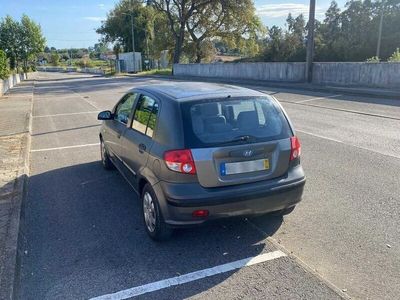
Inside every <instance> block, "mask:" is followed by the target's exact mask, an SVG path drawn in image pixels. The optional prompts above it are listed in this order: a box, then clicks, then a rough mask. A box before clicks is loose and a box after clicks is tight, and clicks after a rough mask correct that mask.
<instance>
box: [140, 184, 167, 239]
mask: <svg viewBox="0 0 400 300" xmlns="http://www.w3.org/2000/svg"><path fill="white" fill-rule="evenodd" d="M142 208H143V221H144V227H145V229H146V232H147V234H148V235H149V236H150V237H151V238H152V239H153V240H156V241H164V240H167V239H169V238H170V237H171V234H172V229H171V228H170V227H168V225H167V224H166V223H165V221H164V217H163V216H162V213H161V210H160V205H159V203H158V199H157V196H156V195H155V193H154V191H153V189H152V187H151V186H150V185H149V184H146V185H145V186H144V188H143V192H142Z"/></svg>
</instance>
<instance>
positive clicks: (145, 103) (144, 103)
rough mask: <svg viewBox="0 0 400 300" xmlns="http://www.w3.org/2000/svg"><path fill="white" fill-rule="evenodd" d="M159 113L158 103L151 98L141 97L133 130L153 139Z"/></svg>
mask: <svg viewBox="0 0 400 300" xmlns="http://www.w3.org/2000/svg"><path fill="white" fill-rule="evenodd" d="M157 113H158V104H157V102H156V101H155V100H154V99H152V98H150V97H149V96H145V95H141V96H140V98H139V101H138V103H137V106H136V110H135V114H134V116H133V122H132V128H133V129H135V130H137V131H139V132H141V133H143V134H146V135H147V136H149V137H153V134H154V129H155V126H156V121H157Z"/></svg>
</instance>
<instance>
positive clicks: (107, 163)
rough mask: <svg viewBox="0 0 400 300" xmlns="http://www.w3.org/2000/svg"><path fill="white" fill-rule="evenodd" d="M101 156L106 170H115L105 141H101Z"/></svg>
mask: <svg viewBox="0 0 400 300" xmlns="http://www.w3.org/2000/svg"><path fill="white" fill-rule="evenodd" d="M100 155H101V164H102V165H103V168H104V169H106V170H113V169H115V166H114V164H113V163H112V161H111V159H110V156H109V155H108V151H107V148H106V147H105V145H104V142H103V139H100Z"/></svg>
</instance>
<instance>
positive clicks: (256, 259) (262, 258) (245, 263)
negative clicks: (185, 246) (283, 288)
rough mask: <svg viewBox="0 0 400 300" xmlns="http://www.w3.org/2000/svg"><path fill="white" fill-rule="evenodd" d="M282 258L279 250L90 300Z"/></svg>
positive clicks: (103, 299)
mask: <svg viewBox="0 0 400 300" xmlns="http://www.w3.org/2000/svg"><path fill="white" fill-rule="evenodd" d="M284 256H287V255H286V254H285V253H283V252H282V251H280V250H277V251H273V252H268V253H264V254H260V255H257V256H253V257H248V258H244V259H241V260H237V261H233V262H230V263H227V264H223V265H219V266H215V267H212V268H208V269H203V270H200V271H195V272H191V273H187V274H184V275H180V276H176V277H172V278H168V279H164V280H160V281H156V282H152V283H148V284H145V285H141V286H137V287H133V288H130V289H126V290H122V291H119V292H116V293H112V294H107V295H103V296H99V297H95V298H91V299H90V300H106V299H107V300H117V299H118V300H119V299H128V298H131V297H135V296H139V295H143V294H146V293H150V292H154V291H158V290H161V289H165V288H168V287H171V286H176V285H181V284H184V283H188V282H191V281H195V280H199V279H202V278H206V277H210V276H214V275H218V274H222V273H226V272H230V271H233V270H236V269H240V268H243V267H247V266H252V265H256V264H260V263H263V262H266V261H269V260H273V259H277V258H280V257H284Z"/></svg>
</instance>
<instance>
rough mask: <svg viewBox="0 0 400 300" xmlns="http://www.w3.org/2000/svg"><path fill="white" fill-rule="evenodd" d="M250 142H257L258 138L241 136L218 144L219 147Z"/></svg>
mask: <svg viewBox="0 0 400 300" xmlns="http://www.w3.org/2000/svg"><path fill="white" fill-rule="evenodd" d="M250 140H251V141H252V142H255V141H256V140H257V138H256V137H255V136H252V135H241V136H238V137H235V138H234V139H232V140H229V141H224V142H220V143H217V145H225V144H231V143H236V142H249V141H250Z"/></svg>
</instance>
